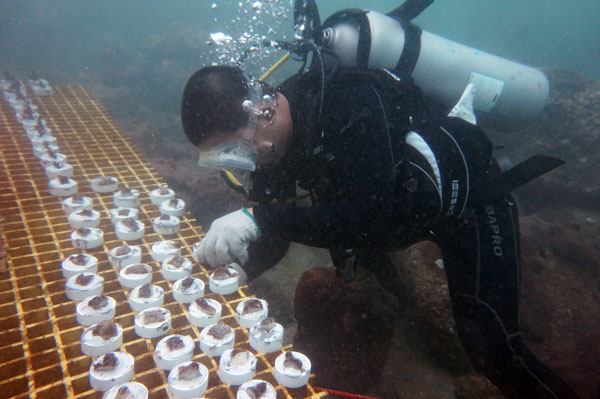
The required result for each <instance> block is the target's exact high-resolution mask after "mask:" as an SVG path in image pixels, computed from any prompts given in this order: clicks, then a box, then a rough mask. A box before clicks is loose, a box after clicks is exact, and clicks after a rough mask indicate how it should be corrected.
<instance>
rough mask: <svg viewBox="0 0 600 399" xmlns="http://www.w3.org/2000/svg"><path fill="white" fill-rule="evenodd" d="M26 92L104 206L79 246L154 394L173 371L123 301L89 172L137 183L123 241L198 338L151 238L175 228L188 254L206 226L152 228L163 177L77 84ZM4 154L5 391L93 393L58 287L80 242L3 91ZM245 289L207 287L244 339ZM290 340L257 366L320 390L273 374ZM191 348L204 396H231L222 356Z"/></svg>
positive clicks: (176, 324)
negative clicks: (98, 239)
mask: <svg viewBox="0 0 600 399" xmlns="http://www.w3.org/2000/svg"><path fill="white" fill-rule="evenodd" d="M33 100H34V102H35V103H36V104H37V105H38V107H39V110H38V112H39V113H40V115H41V117H42V118H43V119H44V120H45V121H46V123H47V125H48V126H49V128H50V129H52V135H53V136H55V137H56V138H57V144H58V147H59V152H60V153H63V154H65V155H66V156H67V162H69V163H70V164H71V165H72V166H73V169H74V172H75V174H74V176H73V179H74V180H75V181H77V182H78V188H79V193H80V194H82V195H86V196H89V197H91V198H92V199H93V201H94V205H93V207H94V209H95V210H97V211H99V212H100V214H101V216H102V221H101V224H100V226H99V228H101V229H102V230H103V232H104V244H103V245H102V246H101V247H99V248H96V249H92V250H86V251H84V252H86V253H89V254H91V255H94V256H96V257H97V258H98V262H99V263H98V274H99V275H101V276H102V277H103V278H104V281H105V283H104V294H105V295H108V296H111V297H112V298H114V299H115V300H116V301H117V304H118V305H117V312H116V316H115V319H114V320H115V321H116V322H117V323H119V324H120V325H121V326H122V327H123V330H124V331H123V345H122V346H121V350H122V351H125V352H128V353H131V354H132V355H133V356H134V357H135V376H134V381H138V382H141V383H143V384H144V385H146V387H147V388H148V390H149V391H150V397H151V398H153V399H154V398H168V393H167V389H166V383H167V375H168V374H167V373H166V372H164V371H163V370H161V369H159V368H157V367H156V364H155V361H154V357H153V356H154V349H155V345H156V344H157V342H158V340H160V338H157V339H145V338H140V337H138V336H137V335H136V334H135V331H134V325H133V319H134V316H135V313H134V312H133V311H132V310H131V308H130V306H129V303H128V299H127V290H125V289H123V288H121V285H120V284H119V282H118V273H117V272H118V271H117V270H116V269H114V268H112V266H111V265H110V263H109V261H108V257H107V254H108V251H109V250H110V249H111V248H114V247H116V246H119V245H121V244H122V241H120V240H119V239H117V237H116V236H115V233H114V227H113V225H112V224H111V222H110V215H109V210H110V209H112V208H114V205H113V201H112V195H111V194H98V193H95V192H93V191H92V190H91V188H90V185H89V181H90V180H91V179H92V178H93V177H96V176H99V175H108V176H114V177H117V178H118V179H119V182H120V184H121V185H122V186H127V187H130V188H135V189H138V190H140V193H141V195H140V203H141V204H140V206H139V209H140V213H139V219H140V220H141V221H142V222H144V224H145V225H146V234H145V236H144V237H143V238H142V239H141V240H138V241H133V242H131V241H130V242H128V243H129V244H132V245H139V246H140V247H141V248H142V253H143V257H142V262H144V263H147V264H149V265H151V266H152V267H153V270H154V272H153V284H156V285H159V286H160V287H162V288H163V289H164V292H165V304H164V305H163V306H164V307H165V308H167V309H168V310H169V311H170V312H171V314H172V331H171V333H178V334H186V335H190V336H191V337H192V338H194V340H195V342H197V341H198V337H199V333H200V329H199V328H197V327H195V326H193V325H191V324H190V323H189V322H188V319H187V312H188V310H187V306H185V305H183V304H181V303H178V302H177V301H175V300H174V299H173V295H172V292H173V291H172V283H171V282H170V281H167V280H165V279H164V278H163V276H162V274H161V273H160V264H158V262H155V261H154V260H153V259H152V258H151V256H150V251H151V249H150V248H151V246H152V244H154V243H155V242H157V241H161V240H163V239H171V240H176V241H179V242H180V243H181V244H182V247H183V249H182V255H184V256H187V257H190V255H191V247H192V245H193V244H194V243H195V242H197V241H198V240H199V238H200V237H202V235H203V232H202V229H201V228H200V227H199V226H196V224H195V220H194V219H192V218H190V215H189V213H186V215H185V216H184V217H182V218H181V229H180V231H179V233H178V234H177V235H176V236H168V237H163V236H161V235H159V234H156V233H154V232H153V231H152V228H151V226H152V220H153V219H154V218H155V217H157V216H159V214H160V212H159V209H158V207H157V206H156V205H154V204H152V203H151V202H150V198H149V195H148V193H149V191H150V190H152V189H155V188H157V187H159V186H160V185H162V184H164V181H163V180H162V179H161V177H160V176H159V175H158V174H157V173H156V171H155V170H154V169H153V168H152V167H151V166H150V165H149V164H148V163H147V162H146V161H145V160H144V159H143V157H142V156H141V155H140V153H139V152H138V151H137V150H136V149H135V147H134V146H133V144H132V143H131V141H130V140H129V139H127V138H126V137H125V136H124V134H123V133H122V132H121V131H119V129H118V127H117V126H116V124H115V123H114V122H113V121H112V120H111V118H110V117H109V116H108V113H107V112H106V110H105V109H104V108H103V107H102V106H101V105H100V104H99V103H98V102H97V101H96V100H94V99H93V98H92V96H91V95H90V94H89V93H88V92H87V91H86V90H85V89H84V88H83V87H81V86H66V87H55V88H54V94H53V95H51V96H47V97H34V98H33ZM0 156H1V160H2V162H1V163H0V216H2V217H3V218H4V220H3V221H2V222H0V234H2V238H3V239H4V241H5V243H6V244H7V246H8V248H9V250H8V254H9V269H8V271H5V272H0V365H1V367H0V392H2V395H0V396H3V397H6V396H4V395H7V396H8V397H19V398H32V399H33V398H36V399H37V398H39V399H42V398H53V399H54V398H63V397H64V398H67V397H69V398H71V397H72V398H100V397H101V394H100V393H98V392H95V391H93V390H92V389H91V387H90V385H89V367H90V364H91V358H89V357H87V356H85V355H83V354H82V353H81V350H80V336H81V333H82V331H83V327H82V326H80V325H78V324H77V321H76V318H75V306H76V302H74V301H71V300H69V299H67V297H66V296H65V293H64V284H65V281H66V279H65V278H64V277H63V275H62V273H61V261H62V260H63V259H64V258H66V257H67V256H69V255H71V254H74V253H78V252H79V251H78V250H75V249H74V248H73V247H72V244H71V240H70V234H71V231H72V230H71V228H70V226H69V224H68V220H67V216H66V215H65V213H64V212H63V210H62V207H61V202H60V198H57V197H53V196H51V195H50V194H49V191H48V179H47V177H46V175H45V172H44V169H43V167H42V166H41V164H40V162H39V161H38V159H37V158H36V157H35V156H34V155H33V150H32V147H31V144H30V142H29V139H28V138H27V136H26V134H25V131H24V129H23V128H22V126H21V124H20V123H19V122H18V121H17V120H16V118H15V116H14V115H13V111H12V109H11V108H10V106H9V105H8V103H6V102H5V101H4V100H1V101H0ZM1 241H2V240H0V242H1ZM194 268H195V269H194V273H193V275H194V276H195V277H197V278H200V279H202V280H203V281H204V282H205V283H207V282H208V272H207V270H206V269H204V268H203V267H202V266H200V265H198V264H196V265H195V266H194ZM250 295H251V294H250V293H249V292H248V291H247V287H246V286H244V287H240V288H239V289H238V291H237V292H236V293H234V294H231V295H227V296H222V295H216V294H213V293H209V290H207V294H206V297H208V298H213V299H216V300H218V301H219V302H220V303H221V304H222V305H223V317H222V320H223V321H224V322H225V323H226V324H228V325H230V326H231V327H233V328H234V330H235V334H236V347H240V348H245V349H249V350H250V346H249V344H248V332H247V331H246V330H245V329H244V328H242V327H240V326H239V325H238V324H237V322H236V321H235V317H234V315H235V307H236V305H237V303H238V302H239V301H241V300H243V299H245V298H247V297H249V296H250ZM289 349H291V346H286V347H284V348H282V349H281V350H280V351H278V352H276V353H272V354H264V353H258V354H257V360H258V362H257V372H256V378H261V379H264V380H266V381H268V382H270V383H271V384H273V386H274V387H275V388H276V390H277V398H278V399H284V398H287V399H292V398H294V399H296V398H324V397H326V396H327V394H326V393H325V392H321V393H318V392H316V390H315V389H314V388H313V387H312V386H311V385H310V384H309V385H307V386H306V387H303V388H299V389H286V388H284V387H282V386H280V385H278V384H277V382H276V381H275V378H274V376H273V368H274V362H275V358H276V357H277V355H279V354H280V353H282V352H283V351H284V350H289ZM253 352H254V351H253ZM193 359H194V360H196V361H198V362H201V363H203V364H204V365H205V366H206V367H207V368H208V369H209V371H210V377H209V384H208V389H207V391H206V393H205V395H204V396H205V397H207V398H210V399H221V398H235V394H236V391H237V387H231V386H228V385H224V384H222V383H221V381H220V379H219V377H218V376H217V369H218V361H217V359H215V358H212V357H209V356H206V355H204V354H203V353H201V352H200V351H199V349H198V347H196V350H195V352H194V358H193ZM313 377H314V376H313Z"/></svg>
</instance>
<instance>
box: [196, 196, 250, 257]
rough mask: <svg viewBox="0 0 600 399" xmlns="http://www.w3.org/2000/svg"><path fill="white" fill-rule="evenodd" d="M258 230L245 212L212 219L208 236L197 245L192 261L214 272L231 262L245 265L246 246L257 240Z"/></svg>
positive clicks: (241, 211) (243, 210)
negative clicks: (194, 257)
mask: <svg viewBox="0 0 600 399" xmlns="http://www.w3.org/2000/svg"><path fill="white" fill-rule="evenodd" d="M259 234H260V230H259V228H258V225H257V224H256V220H254V217H253V216H252V215H251V214H250V212H248V210H247V209H246V208H242V209H240V210H239V211H235V212H232V213H229V214H227V215H225V216H222V217H220V218H218V219H216V220H215V221H214V222H212V224H211V225H210V229H208V233H206V236H205V237H204V239H202V241H200V242H199V243H198V246H197V248H196V250H195V255H196V258H197V259H198V261H199V262H200V263H202V264H203V265H205V266H207V267H210V268H215V267H219V266H224V265H227V264H230V263H233V262H237V263H239V264H240V265H244V263H246V262H247V261H248V245H249V244H250V242H251V241H254V240H256V239H257V238H258V236H259Z"/></svg>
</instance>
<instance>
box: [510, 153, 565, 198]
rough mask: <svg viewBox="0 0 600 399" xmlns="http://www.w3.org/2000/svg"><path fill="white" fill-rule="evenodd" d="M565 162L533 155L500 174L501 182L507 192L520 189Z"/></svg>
mask: <svg viewBox="0 0 600 399" xmlns="http://www.w3.org/2000/svg"><path fill="white" fill-rule="evenodd" d="M564 163H565V161H563V160H562V159H558V158H552V157H547V156H545V155H534V156H532V157H531V158H528V159H526V160H525V161H523V162H521V163H519V164H517V165H515V166H513V167H512V168H510V169H509V170H507V171H506V172H503V173H502V182H503V183H504V187H505V189H506V191H507V192H510V191H512V190H514V189H516V188H519V187H521V186H522V185H524V184H525V183H528V182H530V181H531V180H533V179H535V178H536V177H540V176H541V175H543V174H545V173H548V172H550V171H551V170H553V169H555V168H558V167H559V166H561V165H562V164H564Z"/></svg>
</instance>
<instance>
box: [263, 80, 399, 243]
mask: <svg viewBox="0 0 600 399" xmlns="http://www.w3.org/2000/svg"><path fill="white" fill-rule="evenodd" d="M326 104H327V106H325V107H324V109H323V114H324V117H323V119H324V121H325V122H324V127H325V131H326V138H325V141H324V143H323V146H322V148H321V149H320V150H322V151H323V154H322V157H323V159H324V161H323V162H326V163H327V164H328V165H327V166H328V168H327V169H328V170H330V171H332V173H330V174H329V175H328V176H324V177H323V178H322V179H321V180H323V179H325V180H326V179H330V180H332V181H330V182H329V183H330V184H329V186H330V188H329V190H331V191H332V192H330V193H328V194H327V197H329V198H332V199H331V200H323V199H321V198H318V199H317V205H315V206H313V207H309V208H297V207H295V206H294V205H277V204H275V205H273V204H269V205H259V206H257V207H255V208H254V215H255V218H256V220H257V222H258V225H259V227H260V228H261V230H263V231H266V232H269V233H274V234H278V235H280V236H282V237H284V238H287V239H289V240H291V241H296V242H300V243H304V244H307V245H312V246H318V247H328V248H332V247H337V248H351V247H367V246H376V245H378V244H381V242H382V241H383V240H384V239H385V238H386V237H387V235H388V234H389V233H390V231H391V229H392V223H391V220H392V215H393V207H392V202H393V185H394V160H393V155H392V151H391V146H390V143H389V135H388V131H387V129H388V126H387V120H386V115H385V110H384V108H383V103H382V99H381V97H380V94H379V93H378V92H377V91H376V89H374V88H373V87H372V86H369V85H361V86H355V87H348V88H345V89H341V90H338V91H337V92H336V93H335V94H333V95H332V96H330V97H329V98H328V101H327V103H326ZM315 151H319V149H315ZM316 177H318V176H316ZM326 190H327V189H325V190H317V192H321V193H323V192H324V191H326Z"/></svg>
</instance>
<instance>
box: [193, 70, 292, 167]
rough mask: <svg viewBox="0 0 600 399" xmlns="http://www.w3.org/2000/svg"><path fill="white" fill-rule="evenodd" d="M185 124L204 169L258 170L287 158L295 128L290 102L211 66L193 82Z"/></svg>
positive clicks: (236, 74) (261, 85) (232, 72)
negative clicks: (284, 156)
mask: <svg viewBox="0 0 600 399" xmlns="http://www.w3.org/2000/svg"><path fill="white" fill-rule="evenodd" d="M181 121H182V124H183V130H184V132H185V134H186V136H187V138H188V140H189V141H190V142H191V143H192V144H194V145H195V146H196V147H198V148H199V149H200V160H199V162H198V163H199V165H200V166H205V167H212V168H215V169H232V168H233V169H235V168H238V169H243V170H254V168H255V167H257V168H261V167H267V166H268V165H272V164H276V163H277V162H278V161H279V160H280V159H281V158H282V156H283V155H284V152H285V150H286V147H287V144H288V142H289V136H290V135H291V129H292V123H291V116H290V110H289V103H288V101H287V99H286V98H285V96H283V95H282V94H281V93H277V92H275V91H274V90H273V89H271V88H270V87H269V86H268V85H267V84H265V83H262V82H258V81H257V80H255V79H251V78H248V77H247V76H246V75H245V74H244V73H243V72H242V71H241V69H239V68H236V67H231V66H209V67H205V68H202V69H200V70H199V71H198V72H196V73H195V74H194V75H192V77H191V78H190V79H189V80H188V82H187V84H186V87H185V89H184V92H183V100H182V105H181Z"/></svg>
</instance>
